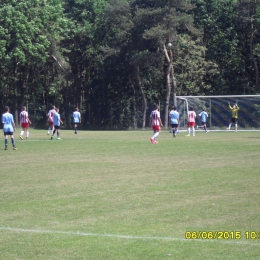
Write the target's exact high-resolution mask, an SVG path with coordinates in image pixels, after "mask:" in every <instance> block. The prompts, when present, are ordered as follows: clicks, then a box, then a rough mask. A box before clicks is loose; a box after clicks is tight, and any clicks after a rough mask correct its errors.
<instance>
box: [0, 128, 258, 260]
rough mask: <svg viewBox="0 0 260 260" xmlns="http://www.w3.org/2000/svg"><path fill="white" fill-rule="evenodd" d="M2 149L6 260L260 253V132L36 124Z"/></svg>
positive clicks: (0, 220) (0, 209)
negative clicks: (57, 131) (54, 130)
mask: <svg viewBox="0 0 260 260" xmlns="http://www.w3.org/2000/svg"><path fill="white" fill-rule="evenodd" d="M19 132H20V129H18V130H17V132H16V133H15V137H16V146H17V148H18V150H17V151H13V150H12V149H11V148H12V147H11V142H10V140H9V147H8V150H7V151H5V150H4V141H3V136H2V148H1V147H0V148H1V149H0V153H1V156H0V162H1V166H0V167H1V168H0V194H1V195H0V196H1V200H0V259H1V260H2V259H3V260H13V259H24V260H29V259H46V260H47V259H93V260H99V259H100V260H103V259H104V260H110V259H111V260H112V259H113V260H121V259H122V260H123V259H124V260H125V259H129V260H130V259H131V260H135V259H137V260H139V259H140V260H145V259H147V260H152V259H159V260H160V259H178V260H179V259H192V260H201V259H214V260H218V259H234V260H238V259H241V260H242V259H243V260H244V259H247V260H249V259H252V260H253V259H254V260H255V259H260V257H259V252H260V203H259V198H260V189H259V187H260V167H259V166H260V159H259V158H260V149H259V147H260V133H259V132H237V133H235V132H234V131H227V132H209V133H208V134H205V133H204V132H203V131H197V132H196V136H195V137H192V136H191V137H186V136H185V135H186V132H181V133H179V134H178V135H177V138H173V137H172V134H170V133H169V132H168V131H162V133H161V134H160V136H159V137H158V139H157V141H158V142H159V144H151V142H150V141H149V138H150V136H151V134H152V131H141V130H140V131H79V133H78V134H77V135H75V134H74V133H73V131H72V130H71V131H68V130H61V139H62V140H56V138H55V139H54V140H50V137H49V136H47V135H46V132H47V131H43V130H30V138H29V139H28V140H23V141H21V140H18V135H19Z"/></svg>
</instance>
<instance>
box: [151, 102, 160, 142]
mask: <svg viewBox="0 0 260 260" xmlns="http://www.w3.org/2000/svg"><path fill="white" fill-rule="evenodd" d="M150 125H152V128H153V131H154V133H153V136H152V137H151V138H150V141H151V142H152V143H153V144H158V142H157V141H156V137H157V136H158V135H159V134H160V131H161V126H162V125H163V124H162V121H161V117H160V112H159V106H158V105H156V106H155V110H153V111H152V112H151V115H150Z"/></svg>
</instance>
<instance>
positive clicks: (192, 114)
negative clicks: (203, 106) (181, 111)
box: [186, 107, 196, 136]
mask: <svg viewBox="0 0 260 260" xmlns="http://www.w3.org/2000/svg"><path fill="white" fill-rule="evenodd" d="M195 120H196V113H195V111H194V108H193V107H190V109H189V112H188V119H187V123H188V129H187V135H186V136H190V128H192V135H193V136H195Z"/></svg>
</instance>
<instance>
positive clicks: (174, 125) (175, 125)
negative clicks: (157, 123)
mask: <svg viewBox="0 0 260 260" xmlns="http://www.w3.org/2000/svg"><path fill="white" fill-rule="evenodd" d="M178 126H179V125H178V124H171V127H178Z"/></svg>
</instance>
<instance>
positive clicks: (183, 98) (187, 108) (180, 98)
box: [174, 95, 260, 131]
mask: <svg viewBox="0 0 260 260" xmlns="http://www.w3.org/2000/svg"><path fill="white" fill-rule="evenodd" d="M220 98H221V99H227V103H228V101H230V100H231V99H233V101H232V102H231V104H232V103H237V104H238V105H239V102H238V101H237V99H238V98H239V99H241V98H257V99H258V98H259V102H260V95H215V96H176V99H175V100H174V101H175V102H174V103H175V104H176V105H177V109H178V102H177V101H178V100H183V101H184V102H185V106H186V111H185V110H184V117H185V118H186V113H187V111H189V99H194V100H195V99H205V100H206V99H210V100H209V111H208V112H209V119H208V126H209V127H211V126H212V122H211V120H212V115H211V111H212V108H211V99H220ZM234 100H235V102H234ZM197 112H198V111H197ZM227 114H229V115H230V116H231V111H228V107H227ZM259 119H260V118H259ZM259 119H258V120H259ZM227 124H228V122H227ZM238 125H239V121H238ZM222 130H223V129H222ZM222 130H221V129H219V130H218V131H222ZM247 131H249V130H247ZM251 131H260V130H259V129H258V128H257V129H254V130H251Z"/></svg>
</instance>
